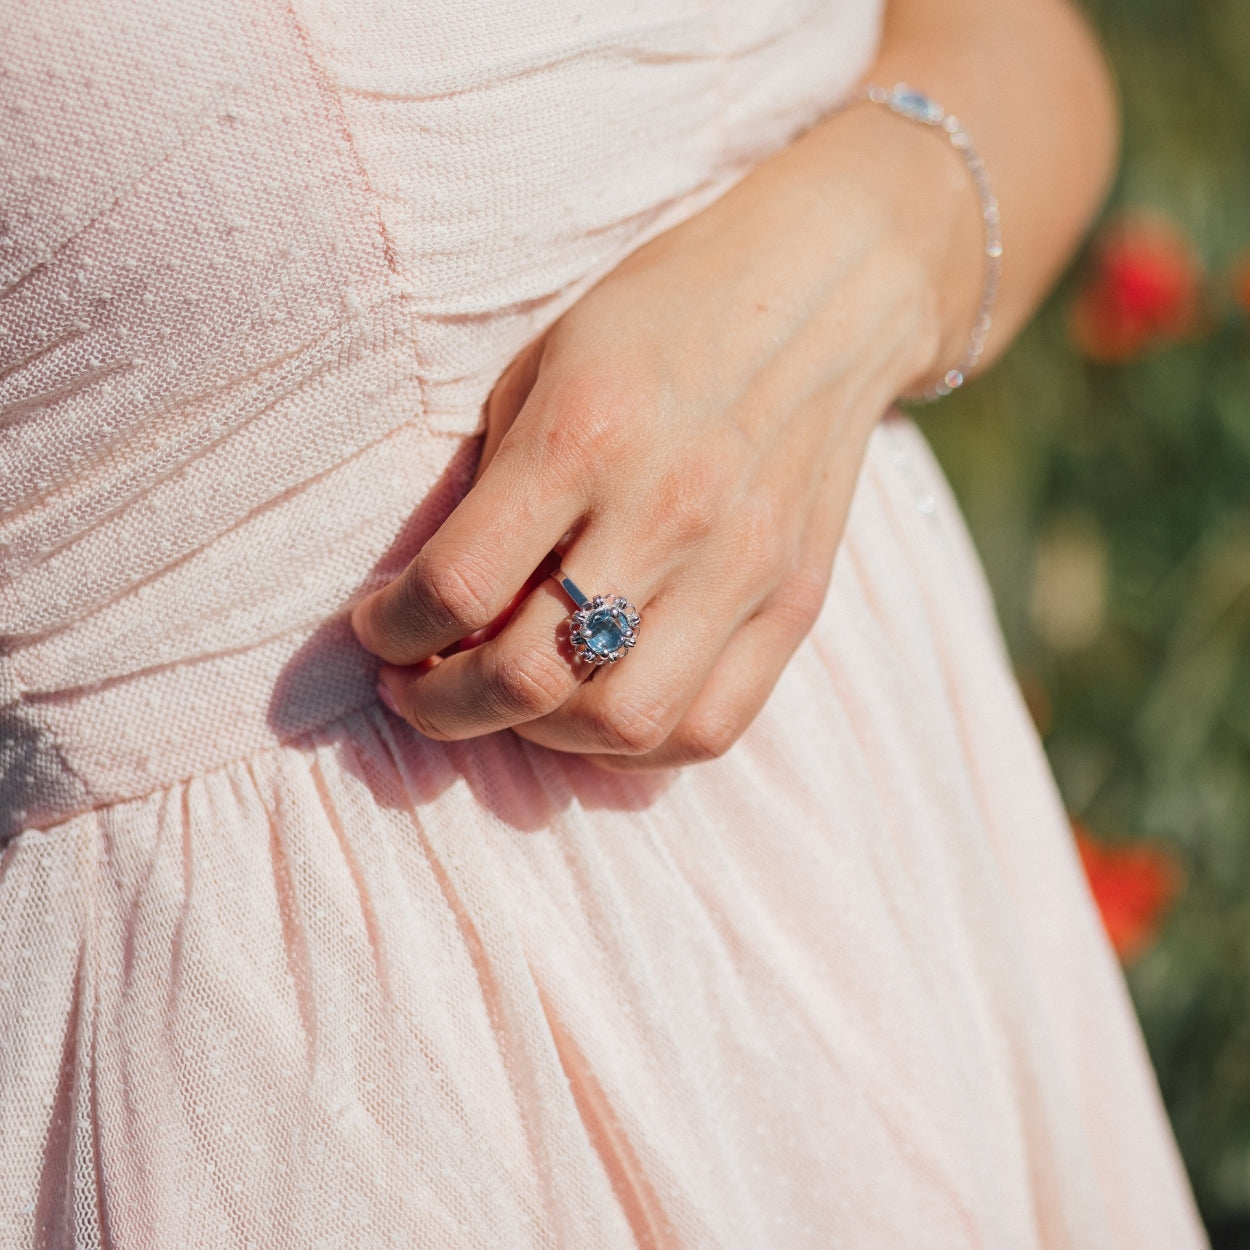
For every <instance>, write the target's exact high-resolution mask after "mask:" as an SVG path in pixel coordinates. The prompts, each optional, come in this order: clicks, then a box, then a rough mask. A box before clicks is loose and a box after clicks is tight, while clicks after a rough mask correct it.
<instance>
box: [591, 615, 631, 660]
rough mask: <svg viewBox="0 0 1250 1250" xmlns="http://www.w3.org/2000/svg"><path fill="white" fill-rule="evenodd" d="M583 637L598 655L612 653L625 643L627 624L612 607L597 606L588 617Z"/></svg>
mask: <svg viewBox="0 0 1250 1250" xmlns="http://www.w3.org/2000/svg"><path fill="white" fill-rule="evenodd" d="M581 632H582V637H583V638H585V640H586V645H587V646H588V647H589V648H590V649H591V650H592V651H593V652H594V653H595V654H596V655H611V654H612V653H613V652H614V651H617V650H619V649H620V648H621V647H622V646H624V644H625V625H624V622H623V621H621V619H620V617H619V615H618V614H617V612H616V611H615V610H614V609H612V608H596V609H595V610H594V611H593V612H590V613H589V614H588V615H587V617H586V622H585V624H584V625H583V626H582V630H581Z"/></svg>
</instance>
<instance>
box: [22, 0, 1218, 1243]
mask: <svg viewBox="0 0 1250 1250" xmlns="http://www.w3.org/2000/svg"><path fill="white" fill-rule="evenodd" d="M879 18H880V14H879V11H878V6H877V4H876V3H875V0H789V2H786V3H778V4H775V5H769V6H759V5H756V4H753V3H750V2H749V0H728V2H726V0H720V2H718V3H716V4H711V3H699V2H697V0H640V2H639V3H635V4H630V5H624V4H620V5H604V6H579V5H578V4H576V3H575V2H574V0H535V3H533V4H530V5H526V6H513V5H506V4H502V3H498V0H480V2H471V0H452V2H450V3H449V2H442V3H438V4H434V3H409V4H402V3H399V2H398V0H370V2H369V3H354V4H350V5H349V4H346V3H343V2H342V0H295V2H294V3H293V4H278V3H276V2H270V0H213V2H212V3H209V2H208V0H179V3H177V4H161V3H158V2H157V0H95V2H93V3H91V4H87V3H86V2H85V0H48V2H47V3H44V4H41V5H38V6H35V5H28V4H24V3H19V2H18V0H8V3H7V4H6V5H4V6H3V7H2V8H0V29H3V32H4V35H3V38H0V639H2V641H0V652H2V654H0V812H2V814H3V835H2V836H3V837H4V839H5V849H4V852H3V859H2V860H0V1246H4V1247H9V1246H12V1247H32V1246H37V1247H41V1248H42V1247H47V1248H54V1250H59V1248H61V1247H84V1248H88V1247H89V1248H104V1247H120V1248H122V1250H168V1248H169V1247H195V1248H200V1247H203V1248H204V1250H238V1248H242V1247H257V1248H259V1247H264V1248H265V1250H286V1248H288V1247H289V1248H290V1250H296V1248H298V1250H306V1248H307V1247H314V1246H318V1247H405V1248H411V1247H431V1248H440V1250H441V1248H443V1247H465V1248H467V1250H477V1248H478V1247H483V1248H484V1247H507V1248H508V1250H524V1248H527V1247H560V1248H566V1247H572V1248H577V1250H581V1248H583V1247H585V1248H588V1250H589V1248H592V1247H594V1248H598V1247H605V1248H612V1250H617V1248H621V1250H624V1248H626V1247H681V1248H683V1250H685V1248H687V1247H723V1248H726V1250H738V1248H744V1250H745V1248H754V1247H759V1248H761V1250H763V1248H775V1247H782V1246H784V1247H813V1248H816V1247H820V1248H824V1247H842V1246H845V1247H854V1248H855V1250H863V1248H867V1250H875V1248H881V1250H886V1248H890V1250H893V1248H894V1247H897V1246H903V1245H906V1246H925V1247H930V1246H932V1247H947V1246H949V1247H967V1246H984V1247H987V1248H988V1247H993V1248H999V1247H1011V1248H1012V1250H1030V1248H1033V1247H1037V1248H1038V1250H1042V1248H1044V1250H1066V1248H1069V1247H1071V1248H1080V1250H1086V1248H1091V1250H1103V1248H1106V1250H1112V1248H1115V1250H1121V1248H1123V1250H1129V1248H1132V1250H1151V1248H1153V1247H1158V1248H1159V1250H1164V1248H1166V1250H1185V1248H1186V1247H1198V1246H1201V1245H1204V1244H1205V1242H1204V1239H1203V1235H1202V1232H1201V1230H1200V1227H1199V1224H1198V1221H1197V1218H1196V1216H1195V1213H1194V1209H1193V1204H1192V1199H1191V1197H1190V1194H1189V1190H1188V1188H1187V1184H1186V1181H1185V1177H1184V1173H1183V1169H1182V1167H1181V1165H1180V1162H1179V1159H1178V1157H1177V1154H1176V1150H1175V1146H1174V1143H1173V1141H1172V1137H1171V1134H1170V1131H1169V1129H1168V1126H1167V1122H1166V1118H1165V1117H1164V1114H1163V1111H1162V1108H1161V1104H1160V1101H1159V1097H1158V1091H1157V1088H1156V1086H1155V1082H1154V1079H1153V1076H1152V1073H1151V1071H1150V1067H1149V1063H1148V1059H1147V1057H1146V1054H1145V1051H1144V1048H1143V1046H1142V1042H1141V1038H1140V1034H1139V1032H1138V1029H1137V1026H1136V1023H1135V1020H1134V1018H1133V1014H1132V1010H1131V1006H1130V1004H1129V1001H1128V999H1127V995H1126V993H1125V989H1124V985H1123V982H1122V979H1121V977H1120V974H1119V972H1118V969H1117V967H1116V965H1115V961H1114V959H1113V957H1112V955H1111V953H1110V951H1109V949H1108V947H1107V944H1106V941H1105V939H1104V937H1103V935H1102V933H1101V930H1100V928H1099V925H1098V920H1097V916H1096V914H1095V911H1094V909H1093V906H1092V903H1091V901H1090V899H1089V896H1088V894H1087V892H1086V889H1085V887H1084V884H1083V880H1082V877H1081V874H1080V870H1079V865H1078V863H1077V859H1076V856H1075V853H1074V850H1073V847H1072V845H1071V841H1070V838H1069V835H1068V832H1067V827H1066V822H1065V819H1064V814H1063V811H1062V807H1061V805H1060V803H1059V801H1058V797H1057V795H1056V793H1055V791H1054V787H1053V784H1052V782H1051V779H1050V775H1049V773H1048V771H1047V768H1046V765H1045V761H1044V759H1043V757H1042V754H1041V751H1040V748H1039V745H1038V742H1037V739H1036V736H1035V734H1034V732H1033V730H1032V728H1031V726H1030V724H1029V722H1028V719H1027V716H1026V714H1025V713H1024V711H1023V709H1022V706H1021V704H1020V701H1019V699H1018V696H1017V694H1016V692H1015V688H1014V685H1013V682H1012V679H1011V674H1010V669H1009V666H1008V663H1007V661H1006V658H1005V655H1004V652H1003V649H1002V644H1001V640H1000V638H999V635H998V631H997V626H996V624H995V621H994V617H993V612H992V608H991V605H990V604H989V601H988V596H987V593H986V590H985V586H984V583H983V579H982V576H981V573H980V570H979V567H978V565H977V562H976V559H975V556H974V554H973V552H972V550H971V547H970V544H969V542H968V539H967V535H966V533H965V531H964V529H963V526H962V522H961V520H960V518H959V514H958V511H957V509H956V506H955V504H954V502H953V500H952V499H951V497H950V495H949V492H948V491H947V489H946V487H945V484H944V482H943V480H942V478H941V475H940V473H939V471H938V469H937V467H936V465H935V464H934V463H933V461H932V459H931V457H930V455H929V453H928V450H927V448H926V447H925V445H924V443H923V441H922V440H921V439H920V436H919V435H918V434H917V432H916V431H915V429H914V428H913V427H912V426H911V425H910V424H908V423H907V422H906V421H905V420H903V419H902V418H900V417H898V416H897V415H888V416H886V417H885V418H884V419H883V421H882V424H881V426H880V428H879V429H878V430H877V431H876V433H875V434H874V436H873V440H872V442H871V445H870V449H869V453H868V457H867V462H866V465H865V468H864V471H863V475H862V478H861V481H860V483H859V488H858V493H857V495H856V499H855V502H854V506H853V508H852V512H851V517H850V521H849V523H848V528H847V533H846V537H845V540H844V542H843V545H842V548H841V550H840V552H839V556H838V561H837V565H836V568H835V574H834V580H833V586H832V589H831V592H830V595H829V598H828V601H827V604H826V606H825V609H824V611H823V613H822V615H821V618H820V620H819V622H818V624H817V626H816V627H815V629H814V630H813V631H812V634H811V635H810V637H809V638H808V640H807V641H806V642H805V643H804V644H803V646H802V647H801V648H800V650H799V652H798V654H797V655H796V656H795V658H794V660H793V662H792V663H791V665H790V667H789V668H788V669H787V671H786V673H785V675H784V676H783V678H782V680H781V682H780V684H779V685H778V687H777V690H776V692H775V693H774V695H773V697H772V699H771V700H770V702H769V704H768V706H767V707H766V709H765V710H764V712H763V713H762V714H761V716H760V717H759V718H758V720H757V721H756V723H755V724H754V725H753V726H752V728H751V729H750V730H749V732H748V733H747V735H746V736H745V737H744V739H743V740H742V741H741V742H740V743H739V744H738V745H737V746H736V747H735V748H734V749H733V750H732V751H731V752H730V753H729V754H728V755H727V756H726V757H725V758H724V759H722V760H720V761H717V762H715V763H713V764H708V765H701V766H698V767H694V768H689V769H686V770H681V771H675V772H669V773H664V774H660V775H656V776H653V777H632V776H630V777H620V776H613V775H610V774H605V773H602V772H601V771H599V770H597V769H595V768H594V767H593V766H591V765H588V764H586V763H584V762H582V761H580V760H578V759H576V758H573V757H567V756H562V755H559V754H557V753H553V752H547V751H543V750H541V749H538V748H534V747H532V746H530V745H528V744H526V743H523V742H521V741H520V740H518V739H516V738H515V737H513V736H512V735H510V734H506V733H505V734H497V735H492V736H490V737H486V738H482V739H478V740H475V741H471V742H466V743H459V744H451V745H446V744H439V743H433V742H430V741H427V740H424V739H422V738H421V737H420V736H419V735H417V734H416V733H414V732H413V731H412V730H410V729H409V728H408V727H407V726H406V725H404V724H402V723H401V722H399V721H398V720H396V719H395V718H393V717H391V716H390V715H389V714H388V713H386V712H385V711H383V710H382V709H381V708H380V707H379V706H378V705H377V703H376V700H375V696H374V694H373V674H374V662H373V661H372V660H371V659H370V657H368V656H367V655H366V654H365V653H364V652H363V651H362V650H361V649H360V648H359V647H358V646H357V645H356V644H355V642H354V640H353V639H352V637H351V634H350V630H349V629H348V628H347V625H346V614H347V611H348V609H349V607H350V605H351V604H352V603H353V602H355V600H356V599H357V598H358V597H359V596H360V595H361V594H362V593H364V592H365V591H367V590H368V589H371V588H372V587H373V586H375V585H378V584H381V582H382V581H384V580H386V579H387V578H389V577H391V576H393V575H394V573H395V572H397V571H398V570H399V569H400V568H402V567H403V565H404V564H405V563H406V561H407V560H408V559H409V558H410V557H411V555H412V554H413V553H414V552H415V551H416V550H417V549H419V547H420V544H421V542H422V541H423V540H424V538H425V537H426V536H427V535H428V534H429V533H431V532H432V531H433V530H434V529H435V528H436V527H437V525H438V523H439V521H440V520H441V519H442V518H443V517H444V516H445V515H446V513H447V512H448V511H449V510H450V508H451V507H453V506H454V504H455V502H456V500H457V499H458V498H459V497H460V496H461V494H462V493H463V491H464V490H465V488H466V485H467V482H468V479H469V477H470V476H471V473H472V467H473V462H474V455H475V449H476V442H475V439H474V435H475V434H476V433H477V431H478V428H479V420H480V410H481V405H482V402H483V400H484V398H485V396H486V394H487V393H488V392H489V389H490V387H491V385H492V384H493V382H494V380H495V379H496V378H497V377H498V375H499V373H500V372H501V371H502V369H503V368H504V367H505V366H506V364H507V363H508V361H509V360H510V359H511V358H512V357H513V356H514V355H515V353H516V352H517V351H518V350H519V349H520V348H521V347H522V346H523V345H524V344H525V343H527V342H528V341H529V340H530V339H532V338H533V337H534V335H536V334H537V333H540V332H541V331H542V330H543V329H544V328H545V327H546V326H547V325H549V324H550V323H551V321H552V320H554V318H555V317H557V316H558V315H559V314H560V313H561V312H562V311H563V310H564V309H565V308H567V307H568V306H569V305H570V304H571V303H572V302H573V301H574V300H575V299H576V298H577V297H578V296H579V295H580V294H581V293H582V292H583V291H584V290H586V289H587V288H588V286H589V285H591V284H592V283H593V282H594V281H595V280H596V279H597V278H598V277H599V276H600V275H601V274H603V273H605V272H607V271H608V270H610V269H611V268H612V267H613V266H614V265H615V264H617V263H619V261H620V260H621V258H622V257H623V256H625V255H627V254H628V253H629V252H630V251H631V250H632V249H634V248H635V247H637V246H638V245H639V244H640V243H641V242H643V241H644V240H645V239H647V238H650V237H652V236H653V235H654V234H656V233H658V232H660V231H662V230H663V229H665V228H667V227H668V226H670V225H672V224H674V223H675V222H677V221H680V220H682V219H683V218H685V217H687V216H689V215H690V214H692V213H694V212H696V211H697V210H698V209H699V208H700V207H701V206H702V205H704V204H706V203H708V202H710V200H712V199H714V198H715V197H716V196H717V195H719V194H721V193H723V191H724V190H725V189H727V188H728V187H729V186H731V185H732V184H733V183H734V182H735V181H736V180H737V179H739V178H740V177H742V176H743V174H744V173H746V172H747V171H748V170H749V169H750V168H752V166H753V165H754V164H756V163H758V161H759V160H761V159H762V158H763V157H764V156H766V155H767V154H768V153H769V152H771V151H774V150H776V149H777V148H778V147H780V146H782V145H783V144H784V143H785V142H787V141H788V140H789V139H790V138H791V137H793V136H794V135H795V134H796V133H798V132H799V131H801V130H802V128H803V127H805V126H807V125H809V124H811V122H812V121H813V120H815V119H816V118H817V117H818V116H819V115H820V114H821V112H822V111H824V110H825V109H827V108H829V107H830V106H831V105H833V104H834V103H836V102H837V100H838V99H839V98H841V97H842V96H843V95H844V94H845V92H846V91H847V90H848V89H849V87H850V86H851V84H852V83H853V82H854V80H855V79H856V77H857V76H858V75H859V74H860V73H861V72H862V70H863V68H864V67H865V66H866V65H867V63H868V62H869V60H870V59H871V56H872V53H873V49H874V47H875V44H876V40H877V37H878V26H879Z"/></svg>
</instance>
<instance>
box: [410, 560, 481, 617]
mask: <svg viewBox="0 0 1250 1250" xmlns="http://www.w3.org/2000/svg"><path fill="white" fill-rule="evenodd" d="M404 587H405V591H406V593H405V596H404V602H403V604H402V607H403V609H404V610H405V613H406V614H408V615H411V616H412V617H413V618H414V619H415V620H416V621H420V622H425V621H433V622H434V623H435V624H437V625H439V626H445V627H455V628H458V629H460V630H462V631H463V632H464V633H466V634H467V633H470V632H471V631H473V630H475V629H480V628H482V626H484V625H487V624H489V623H490V621H491V619H492V618H493V616H494V611H493V605H492V602H491V598H492V591H493V588H494V587H493V583H492V580H491V579H490V578H488V577H487V575H486V574H485V572H484V570H479V569H477V568H476V567H475V566H474V565H473V564H472V563H471V562H470V561H467V560H458V561H447V560H441V559H437V558H422V557H421V556H418V557H417V559H416V561H415V562H414V564H413V566H412V576H411V577H408V578H406V579H405V581H404Z"/></svg>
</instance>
